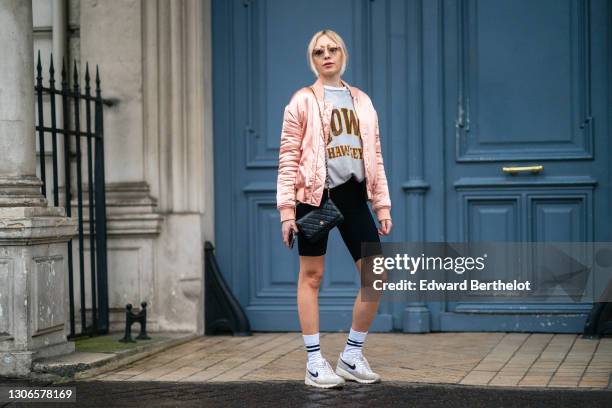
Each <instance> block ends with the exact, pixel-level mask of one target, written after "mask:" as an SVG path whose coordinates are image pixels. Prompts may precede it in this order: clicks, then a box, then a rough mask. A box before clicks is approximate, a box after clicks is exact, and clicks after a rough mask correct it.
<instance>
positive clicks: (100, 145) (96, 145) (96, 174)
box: [34, 51, 109, 337]
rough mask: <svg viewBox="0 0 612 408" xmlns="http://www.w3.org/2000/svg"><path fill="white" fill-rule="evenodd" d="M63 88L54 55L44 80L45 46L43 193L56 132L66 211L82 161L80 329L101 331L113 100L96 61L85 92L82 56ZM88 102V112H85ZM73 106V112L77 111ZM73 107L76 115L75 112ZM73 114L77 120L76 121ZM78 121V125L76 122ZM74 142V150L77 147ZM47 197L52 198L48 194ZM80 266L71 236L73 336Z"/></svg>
mask: <svg viewBox="0 0 612 408" xmlns="http://www.w3.org/2000/svg"><path fill="white" fill-rule="evenodd" d="M61 81H62V82H61V88H60V89H56V87H55V69H54V67H53V55H51V59H50V65H49V86H48V87H45V86H43V78H42V64H41V60H40V51H39V52H38V62H37V64H36V85H35V86H34V90H35V92H36V100H37V105H38V107H37V108H38V110H37V112H38V119H37V126H36V131H37V132H38V142H39V150H40V176H41V179H42V183H43V185H42V193H43V195H44V196H45V197H47V187H48V183H49V178H48V177H47V174H46V167H45V154H46V152H45V137H46V136H47V135H50V137H51V157H52V160H53V163H52V167H51V168H52V172H53V174H52V177H51V182H52V186H50V187H52V189H51V191H52V193H53V205H54V206H56V207H59V206H60V194H59V193H60V187H59V182H60V179H59V177H60V176H59V175H58V164H59V162H60V159H61V161H62V162H63V169H64V200H63V203H62V205H63V206H64V208H65V209H66V215H67V216H68V217H72V205H73V203H72V201H73V196H72V194H73V193H72V188H71V187H72V185H71V183H72V181H73V179H72V168H71V161H72V160H75V161H76V166H75V167H76V189H77V191H76V208H77V218H78V240H79V251H78V254H77V256H78V270H79V282H80V286H79V293H80V296H79V300H80V320H81V322H80V323H81V327H80V333H79V334H80V335H90V336H91V335H97V334H105V333H108V326H109V319H108V281H107V257H106V254H107V247H106V195H105V183H104V137H103V134H104V130H103V104H104V103H107V104H108V103H109V102H108V101H105V100H103V99H102V94H101V90H100V74H99V70H98V67H97V66H96V78H95V87H96V88H95V96H92V94H91V77H90V74H89V64H86V68H85V93H81V89H80V86H79V76H78V69H77V64H76V61H75V62H74V68H73V83H72V89H71V87H70V84H69V76H68V74H67V73H66V66H65V64H64V63H63V61H62V72H61ZM44 95H48V97H49V107H50V119H51V126H50V127H48V126H45V122H44V105H43V96H44ZM56 96H59V97H60V98H61V106H60V109H61V113H62V118H63V125H62V127H58V126H57V123H56V121H57V109H58V107H57V105H56ZM92 103H93V105H94V106H93V130H92ZM81 105H84V107H85V111H84V114H83V113H82V112H81ZM71 110H72V112H71ZM71 113H72V116H71ZM71 118H72V121H71ZM82 118H84V120H85V131H83V130H82V129H81V119H82ZM71 125H72V128H71ZM59 135H61V136H62V139H63V152H62V154H61V157H60V151H59V149H58V136H59ZM83 138H84V139H85V142H86V149H85V152H83V149H82V146H81V144H82V143H83ZM72 148H74V151H71V149H72ZM84 153H85V155H86V159H87V169H86V173H87V177H86V186H87V200H88V201H87V209H86V210H87V211H88V224H89V231H88V237H89V257H90V265H89V269H90V270H89V273H90V283H91V288H90V289H91V302H90V310H91V319H90V320H91V321H90V322H88V319H87V313H86V312H87V305H86V298H85V292H86V290H85V273H86V270H85V252H84V251H85V250H84V243H85V231H84V224H85V223H84V218H83V207H84V203H83V187H84V181H83V174H82V173H83V162H82V161H83V154H84ZM47 199H49V198H48V197H47ZM73 269H74V266H73V245H72V239H71V240H70V241H69V242H68V282H69V297H70V337H75V336H76V335H77V333H76V328H75V299H74V294H75V291H74V271H73ZM88 323H89V325H88Z"/></svg>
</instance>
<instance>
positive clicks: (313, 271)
mask: <svg viewBox="0 0 612 408" xmlns="http://www.w3.org/2000/svg"><path fill="white" fill-rule="evenodd" d="M300 280H301V281H302V282H303V283H305V284H307V285H308V286H310V287H312V288H314V289H318V288H319V287H320V286H321V281H322V280H323V265H318V264H306V265H301V266H300Z"/></svg>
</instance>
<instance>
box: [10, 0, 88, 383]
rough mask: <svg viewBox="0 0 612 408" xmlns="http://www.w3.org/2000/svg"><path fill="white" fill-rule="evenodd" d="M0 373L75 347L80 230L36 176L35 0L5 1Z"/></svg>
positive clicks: (23, 372)
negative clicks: (72, 276)
mask: <svg viewBox="0 0 612 408" xmlns="http://www.w3.org/2000/svg"><path fill="white" fill-rule="evenodd" d="M0 49H2V64H0V89H1V90H2V91H1V92H0V152H1V154H2V157H1V160H0V376H27V375H28V374H29V372H30V370H31V364H32V360H33V359H35V358H38V357H48V356H52V355H57V354H65V353H70V352H72V351H74V343H71V342H68V341H67V339H66V335H65V332H64V325H65V324H66V313H65V310H64V309H65V307H64V304H65V296H66V287H65V282H66V280H65V277H66V273H67V267H68V266H67V261H66V259H67V258H66V251H67V245H66V242H67V241H68V239H70V237H72V236H73V235H74V233H75V231H76V223H75V221H74V220H72V219H70V218H67V217H65V213H64V209H63V208H56V207H48V206H47V200H46V199H45V198H44V197H43V195H42V194H41V185H42V182H41V181H40V180H39V179H38V178H37V177H36V147H35V133H34V93H33V87H34V79H33V78H34V61H33V43H32V3H31V2H30V1H21V0H3V1H2V2H0Z"/></svg>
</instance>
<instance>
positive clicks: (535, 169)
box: [502, 165, 544, 175]
mask: <svg viewBox="0 0 612 408" xmlns="http://www.w3.org/2000/svg"><path fill="white" fill-rule="evenodd" d="M542 170H544V166H542V165H537V166H512V167H502V171H503V172H504V173H506V174H511V175H514V174H518V173H523V172H527V171H530V172H532V173H534V174H537V173H541V172H542Z"/></svg>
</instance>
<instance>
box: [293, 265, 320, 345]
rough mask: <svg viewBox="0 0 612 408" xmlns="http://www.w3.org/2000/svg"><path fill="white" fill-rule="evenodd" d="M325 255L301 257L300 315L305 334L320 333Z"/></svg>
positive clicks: (299, 280) (298, 300)
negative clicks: (320, 304) (321, 292)
mask: <svg viewBox="0 0 612 408" xmlns="http://www.w3.org/2000/svg"><path fill="white" fill-rule="evenodd" d="M324 266H325V255H321V256H300V274H299V277H298V293H297V303H298V315H299V317H300V326H301V327H302V333H303V334H306V335H308V334H315V333H318V332H319V287H320V286H321V281H322V280H323V269H324Z"/></svg>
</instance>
